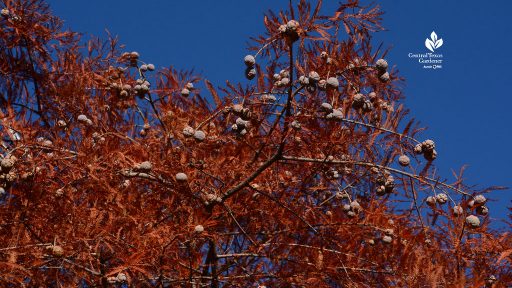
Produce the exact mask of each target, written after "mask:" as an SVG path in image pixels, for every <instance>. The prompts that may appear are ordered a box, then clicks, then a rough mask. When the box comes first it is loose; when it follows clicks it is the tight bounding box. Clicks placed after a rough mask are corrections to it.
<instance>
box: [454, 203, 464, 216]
mask: <svg viewBox="0 0 512 288" xmlns="http://www.w3.org/2000/svg"><path fill="white" fill-rule="evenodd" d="M452 213H453V215H454V216H460V215H462V214H463V213H464V209H462V207H461V206H459V205H455V206H453V208H452Z"/></svg>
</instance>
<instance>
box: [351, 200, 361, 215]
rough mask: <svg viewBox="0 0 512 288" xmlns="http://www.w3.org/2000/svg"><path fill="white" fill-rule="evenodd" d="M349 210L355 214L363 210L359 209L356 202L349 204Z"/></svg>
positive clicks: (359, 206)
mask: <svg viewBox="0 0 512 288" xmlns="http://www.w3.org/2000/svg"><path fill="white" fill-rule="evenodd" d="M350 208H351V209H352V211H355V212H359V211H361V210H363V208H362V207H361V205H360V204H359V202H357V201H356V200H354V201H352V202H350Z"/></svg>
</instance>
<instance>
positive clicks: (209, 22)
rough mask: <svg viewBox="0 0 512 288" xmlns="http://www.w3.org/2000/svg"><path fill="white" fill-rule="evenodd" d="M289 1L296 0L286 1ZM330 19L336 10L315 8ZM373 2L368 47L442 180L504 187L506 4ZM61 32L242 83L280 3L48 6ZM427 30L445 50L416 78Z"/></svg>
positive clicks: (507, 157)
mask: <svg viewBox="0 0 512 288" xmlns="http://www.w3.org/2000/svg"><path fill="white" fill-rule="evenodd" d="M294 1H295V0H294ZM324 2H325V3H324V9H323V10H324V11H333V10H334V9H335V7H337V3H338V1H332V0H327V1H324ZM375 2H376V3H379V5H380V6H381V7H382V9H383V10H384V11H385V14H384V22H383V23H384V27H385V28H387V31H384V32H379V33H378V34H377V35H376V38H375V41H376V42H375V44H378V43H379V42H383V43H384V47H391V48H392V50H391V52H390V54H389V55H388V56H387V57H386V58H387V59H388V61H389V62H390V64H391V65H396V67H397V68H398V69H399V70H400V72H401V75H402V76H404V77H405V78H406V86H405V87H404V93H405V95H406V97H407V98H406V100H405V103H406V105H407V107H408V108H410V110H411V115H413V116H414V117H415V118H416V119H417V120H419V121H420V122H421V123H422V124H423V126H427V127H428V128H429V129H428V130H427V131H426V132H423V133H422V134H420V135H421V136H420V139H421V138H423V137H424V138H431V139H434V140H435V141H436V145H437V150H438V152H439V158H438V160H436V165H437V167H438V168H439V172H440V174H441V175H444V176H446V177H448V179H449V180H450V181H451V180H453V179H454V178H453V177H452V173H451V169H455V170H457V171H458V169H459V168H460V167H461V166H462V165H464V164H467V165H468V166H469V167H468V169H467V170H466V174H465V175H466V179H467V181H466V182H467V183H468V184H475V185H478V187H482V188H483V187H487V186H491V185H503V186H508V187H512V167H511V165H512V151H508V150H509V149H510V150H512V127H511V125H512V112H511V111H508V110H509V109H512V93H511V91H510V90H508V89H509V88H508V87H509V85H510V84H512V53H511V52H510V51H512V47H511V46H512V22H511V21H510V11H512V1H508V0H497V1H492V4H489V3H488V2H485V1H477V0H468V1H446V0H430V1H407V0H393V1H391V0H387V1H375ZM49 3H50V5H51V7H52V10H53V11H54V14H56V15H58V16H60V17H61V18H63V19H64V20H65V21H66V22H65V26H66V27H69V28H71V29H72V30H75V31H79V32H83V33H84V34H86V35H91V34H93V35H98V36H102V37H104V36H106V33H105V29H108V30H109V31H110V32H111V33H112V34H114V35H118V36H119V38H120V40H121V41H120V42H121V43H123V44H126V49H127V50H128V51H132V50H136V51H138V52H139V53H140V54H141V57H142V59H143V60H144V61H148V62H151V63H154V64H155V65H156V66H157V67H167V66H169V65H173V66H175V67H177V68H183V69H192V68H194V69H195V71H196V72H200V73H201V74H203V75H204V76H205V77H206V78H208V79H209V80H211V81H212V82H213V83H214V84H216V85H222V84H223V83H225V80H227V79H229V80H230V81H232V82H237V81H242V82H245V81H246V80H245V79H244V76H243V69H244V64H243V62H242V58H243V56H244V55H245V54H247V50H246V49H245V48H246V47H247V45H246V43H247V41H248V39H249V37H250V36H256V35H258V34H260V33H261V32H263V23H262V19H263V17H262V16H263V13H264V12H265V11H267V10H268V9H269V8H272V9H273V10H278V9H279V8H282V7H285V6H286V5H287V3H288V1H283V0H281V1H276V0H273V1H271V0H258V1H240V0H217V1H206V0H201V1H197V0H188V1H164V0H151V1H134V0H108V1H105V0H89V1H69V0H50V1H49ZM432 30H435V31H436V33H437V34H438V36H439V37H440V38H442V39H443V40H444V45H443V46H442V47H441V48H439V50H438V51H436V53H442V54H443V56H444V64H443V68H442V69H440V70H436V71H431V70H425V69H422V68H421V67H420V65H419V64H418V63H417V62H416V61H414V60H411V59H409V58H408V57H407V54H408V53H409V52H413V53H418V52H422V53H424V52H428V51H427V50H426V48H425V46H424V42H425V38H427V37H428V36H429V35H430V33H431V32H432ZM489 198H491V199H493V200H495V201H494V202H491V203H489V207H490V209H491V216H492V217H496V218H503V217H504V216H505V214H506V208H505V207H506V206H512V203H511V202H512V190H505V191H497V192H494V194H491V195H490V196H489Z"/></svg>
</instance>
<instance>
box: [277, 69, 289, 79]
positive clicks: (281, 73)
mask: <svg viewBox="0 0 512 288" xmlns="http://www.w3.org/2000/svg"><path fill="white" fill-rule="evenodd" d="M279 77H280V78H281V79H283V78H290V72H288V70H286V69H283V70H281V71H279Z"/></svg>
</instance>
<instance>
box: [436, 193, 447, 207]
mask: <svg viewBox="0 0 512 288" xmlns="http://www.w3.org/2000/svg"><path fill="white" fill-rule="evenodd" d="M436 201H437V203H439V204H444V203H446V201H448V195H446V194H445V193H439V194H437V195H436Z"/></svg>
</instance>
